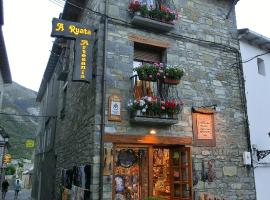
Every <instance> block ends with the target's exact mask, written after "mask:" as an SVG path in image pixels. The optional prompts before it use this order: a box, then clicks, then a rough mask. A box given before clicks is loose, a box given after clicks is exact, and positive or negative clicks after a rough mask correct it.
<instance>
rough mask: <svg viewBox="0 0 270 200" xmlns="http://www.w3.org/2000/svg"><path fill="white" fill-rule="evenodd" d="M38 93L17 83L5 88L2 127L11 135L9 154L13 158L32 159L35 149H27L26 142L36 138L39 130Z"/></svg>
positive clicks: (0, 120)
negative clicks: (37, 129)
mask: <svg viewBox="0 0 270 200" xmlns="http://www.w3.org/2000/svg"><path fill="white" fill-rule="evenodd" d="M36 95H37V93H36V92H35V91H33V90H30V89H28V88H25V87H23V86H21V85H19V84H17V83H15V82H13V83H12V84H11V85H8V86H7V87H5V93H4V99H3V105H2V112H3V113H8V114H7V115H6V114H1V115H0V125H1V126H2V127H3V128H4V129H5V131H6V132H7V133H8V134H9V137H10V138H9V143H10V148H9V153H10V154H11V155H12V158H14V159H19V158H26V159H31V156H32V154H33V151H34V149H29V148H26V147H25V141H26V140H27V139H30V138H32V139H33V138H35V133H36V128H37V122H38V119H37V117H32V115H38V105H37V103H36V101H35V99H36Z"/></svg>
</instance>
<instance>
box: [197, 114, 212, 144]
mask: <svg viewBox="0 0 270 200" xmlns="http://www.w3.org/2000/svg"><path fill="white" fill-rule="evenodd" d="M192 122H193V135H194V145H195V146H212V147H213V146H216V137H215V126H214V113H213V112H210V111H205V112H196V111H195V112H193V113H192Z"/></svg>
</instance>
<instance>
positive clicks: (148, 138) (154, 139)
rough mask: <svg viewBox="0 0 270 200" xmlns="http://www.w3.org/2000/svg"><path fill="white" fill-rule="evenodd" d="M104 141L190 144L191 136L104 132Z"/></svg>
mask: <svg viewBox="0 0 270 200" xmlns="http://www.w3.org/2000/svg"><path fill="white" fill-rule="evenodd" d="M104 142H112V143H120V144H157V145H191V144H192V137H187V136H185V137H176V136H157V135H125V134H109V133H107V134H105V135H104Z"/></svg>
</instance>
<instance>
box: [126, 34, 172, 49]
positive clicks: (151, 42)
mask: <svg viewBox="0 0 270 200" xmlns="http://www.w3.org/2000/svg"><path fill="white" fill-rule="evenodd" d="M128 39H129V40H131V41H133V42H138V43H142V44H148V45H152V46H156V47H161V48H165V49H167V48H170V47H171V43H170V42H163V41H160V40H155V39H150V38H146V37H143V36H140V35H129V36H128Z"/></svg>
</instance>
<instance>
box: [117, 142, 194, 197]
mask: <svg viewBox="0 0 270 200" xmlns="http://www.w3.org/2000/svg"><path fill="white" fill-rule="evenodd" d="M191 163H192V162H191V153H190V148H186V147H156V146H151V145H146V146H132V145H131V146H125V145H123V146H121V145H116V146H115V148H114V169H113V171H114V177H113V178H114V181H113V199H114V200H143V199H145V198H146V197H149V196H153V197H159V198H160V199H163V200H191V199H192V172H191V169H192V168H191V167H192V166H191Z"/></svg>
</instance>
